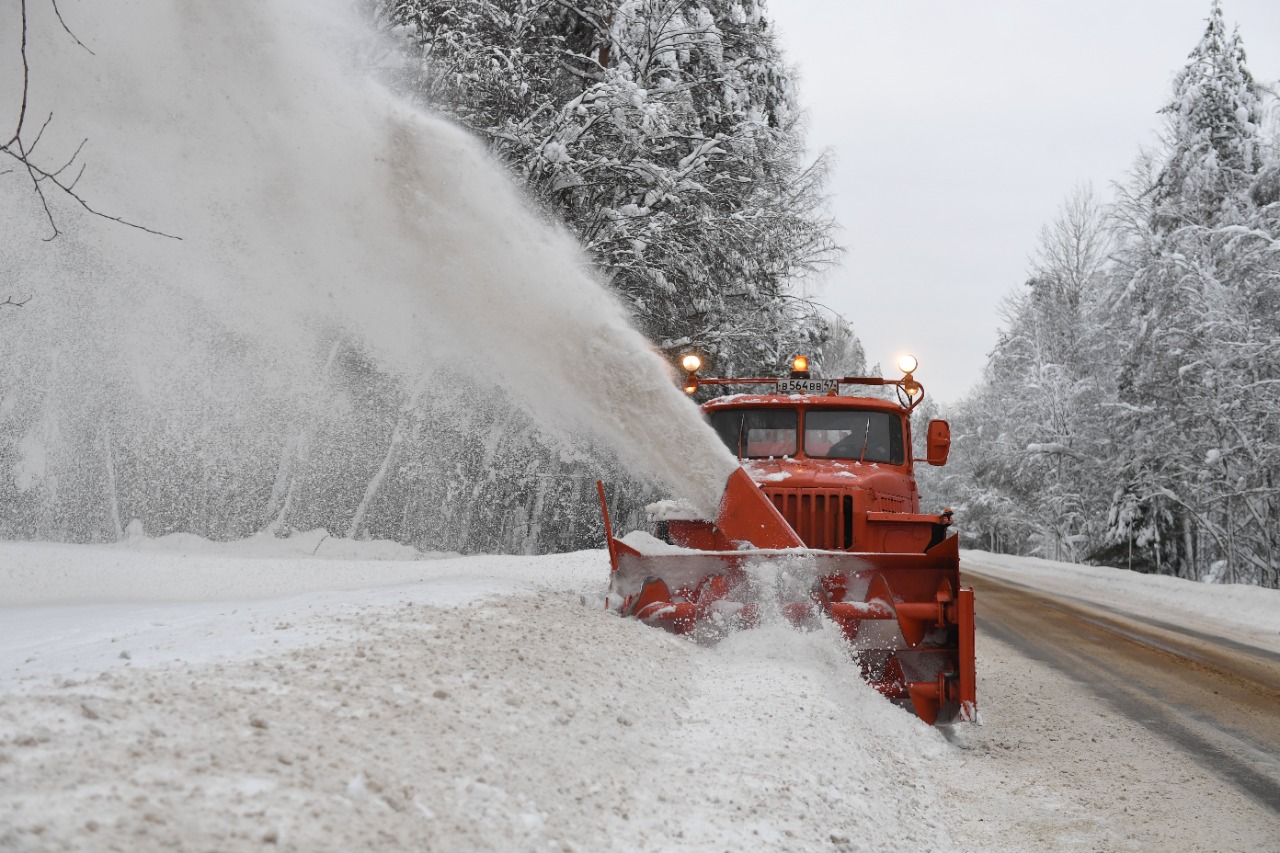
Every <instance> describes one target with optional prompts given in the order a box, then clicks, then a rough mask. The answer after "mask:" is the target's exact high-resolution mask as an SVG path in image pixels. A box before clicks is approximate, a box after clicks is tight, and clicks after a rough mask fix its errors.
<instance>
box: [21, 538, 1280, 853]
mask: <svg viewBox="0 0 1280 853" xmlns="http://www.w3.org/2000/svg"><path fill="white" fill-rule="evenodd" d="M974 556H976V555H967V557H974ZM984 559H985V557H984ZM606 571H607V560H606V557H605V555H604V553H603V552H582V553H576V554H566V555H551V556H542V557H466V558H461V557H456V556H455V557H449V556H440V555H417V554H414V553H412V552H409V551H407V550H406V549H403V548H399V547H398V546H394V545H390V544H388V543H353V542H344V541H340V540H332V539H328V538H326V537H324V536H323V535H322V534H300V535H298V536H295V537H293V538H292V539H289V540H274V539H271V538H269V537H261V538H256V539H255V540H248V541H246V542H241V543H228V544H215V543H209V542H205V541H203V540H199V539H196V538H193V537H167V538H165V539H161V540H147V539H142V538H135V539H133V540H131V541H126V542H124V543H121V544H119V545H115V546H106V547H85V546H67V545H53V544H25V543H4V544H2V545H0V847H3V848H6V849H8V848H16V849H38V850H50V849H52V850H58V849H157V848H162V847H170V846H176V847H181V848H191V849H206V848H208V849H213V848H217V849H232V850H237V849H259V848H260V847H262V846H263V845H269V846H270V845H274V846H275V847H277V848H280V849H298V850H302V849H306V850H314V849H334V850H337V849H342V850H349V849H367V848H382V849H401V848H409V847H412V848H418V849H483V850H509V849H519V850H543V849H548V850H597V849H616V850H633V849H638V850H651V849H652V850H667V849H690V850H721V849H760V848H769V849H784V850H815V849H836V850H840V849H847V850H908V849H910V850H920V849H925V850H950V849H983V850H1022V849H1028V848H1038V849H1082V850H1086V849H1088V850H1091V849H1149V847H1150V845H1151V844H1152V843H1163V844H1165V845H1166V846H1168V845H1173V846H1177V847H1179V848H1180V849H1206V850H1208V849H1214V848H1215V846H1220V845H1221V843H1222V842H1224V840H1225V841H1227V842H1228V843H1227V846H1228V847H1230V848H1231V849H1251V848H1250V846H1249V844H1250V843H1251V840H1261V839H1264V838H1266V837H1267V836H1266V835H1265V834H1264V833H1266V832H1267V831H1268V827H1267V826H1266V824H1265V821H1261V820H1260V818H1259V817H1258V815H1256V814H1240V815H1228V816H1227V817H1229V818H1231V820H1232V822H1233V823H1232V825H1233V826H1235V827H1237V829H1236V830H1234V831H1235V832H1236V833H1237V835H1236V836H1235V837H1233V838H1230V839H1224V838H1223V837H1222V836H1221V835H1218V836H1213V835H1207V836H1205V837H1197V836H1195V834H1194V833H1193V834H1192V835H1187V834H1186V833H1185V832H1184V831H1182V830H1175V829H1170V828H1169V827H1170V826H1176V825H1177V822H1178V820H1179V819H1180V818H1183V817H1185V813H1186V809H1187V808H1188V807H1189V806H1188V805H1187V803H1186V802H1183V799H1184V797H1183V795H1185V796H1186V797H1187V798H1189V799H1190V800H1191V801H1192V803H1193V805H1191V806H1190V808H1193V809H1194V808H1202V809H1205V810H1206V811H1210V810H1211V809H1212V806H1213V802H1214V800H1213V791H1212V790H1211V788H1212V783H1211V781H1205V780H1201V779H1197V778H1196V777H1195V773H1194V770H1193V769H1191V770H1188V769H1186V768H1183V767H1182V766H1181V765H1180V762H1179V757H1178V756H1177V755H1173V754H1171V753H1169V752H1168V750H1167V749H1165V748H1163V747H1160V746H1158V745H1154V746H1150V747H1144V749H1143V750H1142V751H1141V753H1140V756H1139V757H1136V758H1128V759H1126V765H1127V769H1126V768H1116V767H1113V766H1110V764H1109V763H1108V756H1109V755H1113V754H1114V752H1113V749H1114V748H1116V747H1119V746H1120V745H1128V744H1131V743H1132V742H1133V741H1134V739H1135V738H1136V737H1139V736H1140V734H1141V733H1140V731H1135V729H1136V728H1137V727H1136V726H1134V725H1133V724H1131V723H1126V722H1125V721H1122V720H1115V719H1112V718H1111V715H1109V714H1108V713H1107V711H1106V709H1104V708H1100V707H1098V706H1096V705H1094V704H1090V703H1089V701H1088V700H1087V699H1080V700H1078V701H1073V702H1071V703H1070V704H1069V705H1068V704H1066V703H1064V702H1063V701H1062V698H1061V697H1062V696H1063V695H1064V693H1066V692H1067V691H1068V690H1069V689H1070V685H1069V684H1067V682H1066V679H1063V678H1062V677H1061V676H1060V675H1056V674H1055V673H1052V672H1049V671H1047V670H1045V669H1044V667H1039V666H1037V665H1035V664H1034V663H1028V662H1026V661H1019V660H1016V659H1015V657H1016V656H1014V655H1013V654H1012V652H1010V651H1009V650H1007V649H1004V648H1002V647H1000V645H999V644H998V643H994V642H991V641H982V642H981V643H980V648H979V667H980V672H981V673H982V680H981V681H980V689H981V690H982V691H983V694H982V695H983V698H984V701H985V703H986V704H985V705H984V715H985V717H986V725H984V726H981V727H976V728H975V727H966V729H965V730H964V731H962V732H961V733H960V734H959V735H958V741H959V742H958V743H950V742H948V741H947V740H946V739H945V738H944V737H943V735H942V733H940V732H939V731H936V730H934V729H931V728H929V727H926V726H924V725H923V724H921V723H920V722H919V721H917V720H916V719H915V718H914V717H911V716H910V715H908V714H906V713H903V712H901V711H899V710H897V709H896V708H893V707H891V706H890V705H888V704H887V703H885V702H884V701H883V700H882V699H880V697H878V696H877V695H876V694H874V693H873V692H872V691H871V690H870V689H869V688H867V687H866V686H865V685H864V684H863V683H862V682H861V681H860V680H858V678H857V677H856V675H855V670H854V668H853V667H851V666H850V665H849V662H848V659H847V655H846V652H845V650H844V649H843V647H842V646H841V644H840V641H839V640H838V639H837V637H836V632H834V631H817V632H812V633H799V632H796V631H794V630H792V629H790V628H787V627H783V626H780V625H779V626H771V627H765V628H762V629H759V630H756V631H750V632H744V633H741V634H737V635H733V636H730V637H729V638H728V639H726V640H724V641H722V642H721V643H719V644H718V645H715V646H699V645H696V644H694V643H692V642H689V641H686V640H684V639H680V638H675V637H672V636H669V635H667V634H665V633H663V632H661V631H658V630H654V629H651V628H648V627H646V626H643V625H640V624H638V623H635V622H633V621H629V620H622V619H618V618H617V617H615V616H613V615H611V614H610V613H608V612H607V611H605V610H604V609H603V608H602V606H601V602H602V596H603V592H604V581H605V574H606ZM1010 571H1012V569H1010ZM1202 590H1203V587H1196V591H1197V592H1199V591H1202ZM1257 592H1259V593H1261V591H1257ZM1121 598H1122V596H1121V595H1120V594H1119V593H1114V594H1112V595H1110V596H1109V597H1108V603H1109V604H1110V605H1112V606H1118V603H1119V600H1120V599H1121ZM1055 679H1056V680H1055ZM1129 755H1130V756H1133V755H1134V753H1132V751H1131V752H1130V753H1129ZM1064 774H1066V775H1064ZM1117 774H1120V775H1126V774H1132V775H1133V776H1134V778H1139V777H1140V778H1142V779H1144V780H1145V781H1144V782H1143V784H1142V785H1135V786H1134V789H1135V790H1134V791H1133V792H1132V793H1130V794H1129V796H1132V797H1133V798H1134V799H1133V802H1132V805H1133V808H1134V810H1135V813H1137V812H1138V811H1140V810H1141V811H1142V812H1143V813H1144V814H1145V815H1146V818H1145V824H1144V825H1146V824H1149V825H1150V827H1151V829H1150V830H1145V829H1144V830H1143V831H1141V832H1138V831H1136V830H1135V829H1134V826H1135V824H1133V823H1132V822H1131V823H1129V824H1128V825H1125V824H1124V823H1123V822H1120V823H1113V822H1111V821H1102V822H1099V820H1098V817H1097V815H1098V814H1099V812H1101V811H1105V809H1106V808H1107V807H1108V806H1109V805H1114V803H1115V797H1116V790H1117V788H1116V785H1117ZM1196 798H1198V799H1199V801H1200V805H1199V806H1196V805H1194V801H1195V800H1196ZM1162 827H1163V828H1162ZM1257 849H1265V847H1263V846H1261V844H1259V846H1257Z"/></svg>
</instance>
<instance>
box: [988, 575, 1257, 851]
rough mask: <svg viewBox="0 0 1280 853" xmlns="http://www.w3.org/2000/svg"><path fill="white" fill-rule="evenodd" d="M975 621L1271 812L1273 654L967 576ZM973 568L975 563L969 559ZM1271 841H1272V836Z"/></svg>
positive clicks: (1157, 619)
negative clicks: (974, 607)
mask: <svg viewBox="0 0 1280 853" xmlns="http://www.w3.org/2000/svg"><path fill="white" fill-rule="evenodd" d="M968 568H969V567H966V571H965V574H964V580H965V583H966V584H970V585H972V586H973V588H974V590H975V598H976V604H977V625H978V630H979V632H980V633H985V634H987V635H989V636H991V637H993V638H996V639H998V640H1000V641H1002V642H1004V643H1006V644H1007V645H1009V646H1012V647H1013V648H1015V649H1017V650H1018V651H1019V652H1021V653H1022V654H1024V655H1026V656H1027V657H1029V658H1032V659H1033V660H1038V661H1041V662H1043V663H1045V664H1047V665H1049V666H1051V667H1053V668H1054V669H1055V670H1057V671H1058V672H1060V673H1062V674H1064V675H1066V676H1067V677H1069V678H1071V679H1073V680H1075V681H1077V682H1079V684H1080V685H1081V686H1082V688H1083V689H1085V690H1087V691H1089V692H1091V693H1092V694H1094V695H1095V696H1096V697H1097V698H1098V699H1099V700H1101V701H1102V702H1103V703H1105V704H1106V705H1107V706H1109V707H1110V708H1111V709H1112V710H1113V711H1114V712H1115V713H1116V714H1118V715H1123V716H1124V717H1127V718H1129V719H1130V720H1132V721H1134V722H1136V723H1138V724H1140V725H1141V726H1143V727H1144V728H1146V729H1147V730H1148V731H1149V732H1151V734H1152V735H1153V736H1154V737H1157V738H1160V739H1162V740H1163V741H1165V742H1166V743H1167V744H1169V745H1171V746H1172V747H1174V748H1176V749H1177V750H1179V751H1180V752H1181V753H1183V754H1185V755H1186V757H1187V760H1189V761H1193V762H1195V763H1196V764H1198V765H1199V766H1201V767H1202V768H1204V769H1205V770H1206V771H1208V772H1210V773H1212V774H1214V775H1216V776H1217V777H1219V778H1220V779H1221V780H1222V781H1223V783H1224V784H1225V785H1229V786H1231V787H1233V788H1235V789H1237V790H1238V791H1239V792H1240V794H1241V795H1242V796H1246V797H1249V798H1252V799H1253V800H1254V801H1256V802H1257V804H1258V805H1260V806H1261V807H1262V808H1263V809H1265V810H1269V811H1271V812H1272V813H1273V814H1275V815H1277V816H1280V655H1276V654H1273V653H1270V652H1267V651H1263V650H1260V649H1256V648H1253V647H1251V646H1246V645H1242V644H1239V643H1235V642H1232V641H1230V640H1224V639H1222V638H1217V637H1212V636H1208V635H1205V634H1202V633H1198V632H1196V631H1193V630H1189V629H1187V628H1184V627H1180V626H1178V625H1176V624H1173V623H1172V622H1170V621H1164V620H1162V619H1161V615H1160V614H1158V613H1153V614H1150V616H1149V617H1134V616H1128V615H1123V614H1120V613H1118V612H1115V611H1111V610H1108V609H1107V608H1104V607H1098V606H1096V605H1090V604H1086V603H1083V602H1079V601H1074V600H1064V599H1062V598H1058V597H1055V596H1051V595H1048V594H1045V593H1041V592H1038V591H1034V590H1031V589H1029V588H1026V587H1021V586H1019V585H1017V584H1014V583H1011V582H1007V581H998V580H995V579H992V578H990V577H985V576H982V575H981V574H976V573H975V572H974V571H969V570H968ZM972 568H975V569H977V570H978V571H979V572H980V567H972ZM1276 843H1277V847H1276V849H1280V839H1277V841H1276Z"/></svg>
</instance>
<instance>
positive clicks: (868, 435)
mask: <svg viewBox="0 0 1280 853" xmlns="http://www.w3.org/2000/svg"><path fill="white" fill-rule="evenodd" d="M870 439H871V418H867V429H866V431H865V432H863V433H862V452H861V453H859V454H858V464H859V465H861V464H862V460H863V459H864V458H866V455H867V442H868V441H869V440H870Z"/></svg>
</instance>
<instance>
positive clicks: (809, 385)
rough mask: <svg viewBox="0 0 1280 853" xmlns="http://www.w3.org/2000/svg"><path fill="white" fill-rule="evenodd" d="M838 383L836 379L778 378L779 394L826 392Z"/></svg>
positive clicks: (832, 389)
mask: <svg viewBox="0 0 1280 853" xmlns="http://www.w3.org/2000/svg"><path fill="white" fill-rule="evenodd" d="M839 385H840V381H839V380H838V379H779V380H778V393H779V394H828V393H830V392H832V391H834V390H836V388H837V387H838V386H839Z"/></svg>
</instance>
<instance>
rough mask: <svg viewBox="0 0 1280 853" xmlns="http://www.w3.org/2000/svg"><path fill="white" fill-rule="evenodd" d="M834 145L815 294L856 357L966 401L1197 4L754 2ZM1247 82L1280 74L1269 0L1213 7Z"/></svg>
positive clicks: (1103, 173)
mask: <svg viewBox="0 0 1280 853" xmlns="http://www.w3.org/2000/svg"><path fill="white" fill-rule="evenodd" d="M767 2H768V13H769V15H770V16H771V17H772V18H773V19H774V20H775V22H776V23H777V25H778V30H779V32H780V33H781V36H782V42H783V47H784V49H785V50H786V53H787V57H788V59H789V61H791V62H792V63H793V64H795V65H796V66H798V68H799V72H800V78H801V79H800V84H799V85H800V99H801V103H802V105H803V107H804V108H805V109H806V111H807V113H808V119H809V143H810V146H811V147H812V148H813V149H815V150H817V149H821V148H830V149H832V150H833V151H834V153H835V155H836V161H837V162H836V169H835V174H834V175H833V176H832V181H831V184H830V190H831V192H832V194H833V205H834V211H835V214H836V216H837V218H838V219H839V221H840V223H841V224H842V225H843V226H844V229H845V230H844V233H843V235H842V242H843V244H844V245H845V246H846V248H847V249H848V254H847V256H846V258H845V262H844V265H843V268H842V269H840V270H837V271H835V272H834V273H832V274H831V275H830V276H829V277H828V279H827V283H826V285H825V288H824V291H823V292H822V293H821V294H820V299H821V301H823V302H824V303H825V304H827V305H829V306H831V307H832V308H834V309H835V310H837V311H838V312H839V313H841V314H844V315H845V316H846V317H847V318H848V319H849V320H850V321H851V322H852V324H853V327H854V330H855V331H856V332H857V334H858V336H859V337H860V338H861V339H862V343H863V346H864V347H865V348H866V351H867V359H868V361H869V362H871V363H872V364H874V363H875V362H877V361H879V362H880V363H882V364H883V365H884V366H885V367H886V369H888V368H889V367H890V365H892V364H893V362H894V361H895V360H896V357H897V355H898V354H899V353H901V352H906V351H910V352H914V353H915V354H916V355H917V356H918V357H919V359H920V369H919V372H918V378H919V379H920V380H921V381H922V382H923V383H924V384H925V387H926V388H927V389H928V390H929V392H930V393H931V394H932V395H933V396H934V397H935V398H936V399H939V400H942V401H944V402H952V401H955V400H956V399H958V398H959V397H961V396H963V395H964V393H965V392H966V391H967V390H968V388H969V387H970V386H971V385H973V384H974V383H975V382H976V381H977V380H978V378H979V377H980V376H981V371H982V367H983V365H984V364H985V361H986V354H987V353H988V352H989V351H990V350H991V348H992V346H993V345H994V344H995V340H996V330H997V327H998V325H999V320H998V318H997V316H996V309H997V306H998V304H999V302H1000V300H1001V298H1002V297H1003V296H1004V295H1005V294H1006V293H1008V292H1010V291H1011V290H1013V289H1015V288H1018V287H1020V286H1022V283H1023V282H1024V281H1025V280H1026V278H1027V269H1028V258H1029V256H1030V255H1031V253H1032V252H1033V251H1034V249H1035V246H1036V239H1037V235H1038V233H1039V231H1040V228H1041V226H1042V225H1044V224H1046V223H1047V222H1049V221H1050V220H1052V219H1053V218H1054V216H1055V214H1056V213H1057V210H1058V208H1059V206H1060V205H1061V204H1062V202H1063V201H1064V200H1065V198H1066V197H1067V195H1068V194H1069V193H1070V192H1071V191H1072V188H1073V187H1075V186H1076V185H1077V184H1080V183H1092V184H1093V186H1094V188H1095V189H1096V190H1098V192H1099V194H1100V195H1103V196H1104V197H1108V196H1109V192H1110V183H1111V182H1112V181H1115V180H1118V179H1120V178H1122V177H1123V174H1124V172H1125V170H1126V169H1128V168H1129V166H1130V164H1131V163H1132V162H1133V160H1134V158H1135V156H1136V155H1137V153H1138V149H1139V147H1140V146H1143V145H1147V146H1150V145H1153V144H1154V143H1155V140H1156V137H1155V133H1156V131H1157V130H1158V128H1159V125H1160V117H1159V116H1158V115H1157V114H1156V112H1157V110H1159V109H1160V107H1161V106H1163V105H1164V104H1165V102H1166V101H1167V100H1168V96H1169V92H1170V85H1171V83H1172V79H1173V75H1174V74H1175V73H1176V72H1177V71H1178V69H1180V68H1181V67H1182V65H1183V63H1184V62H1185V60H1186V56H1187V54H1188V53H1189V52H1190V51H1191V49H1192V48H1193V47H1194V46H1195V44H1196V42H1197V41H1198V40H1199V38H1200V36H1201V34H1202V33H1203V32H1204V27H1205V21H1206V19H1207V18H1208V15H1209V8H1210V0H1070V2H1066V0H1059V2H1042V3H1041V2H1038V3H1028V2H1026V0H973V2H964V3H961V2H955V0H913V2H894V1H893V0H887V1H886V0H767ZM1223 11H1224V13H1225V18H1226V21H1227V24H1228V26H1231V25H1233V24H1239V26H1240V33H1241V37H1242V38H1243V40H1244V46H1245V50H1246V52H1247V56H1248V65H1249V69H1250V70H1251V71H1252V72H1253V74H1254V76H1255V78H1257V79H1258V80H1259V81H1260V82H1262V83H1264V84H1266V85H1269V86H1272V87H1275V84H1276V81H1277V79H1280V0H1224V2H1223Z"/></svg>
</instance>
